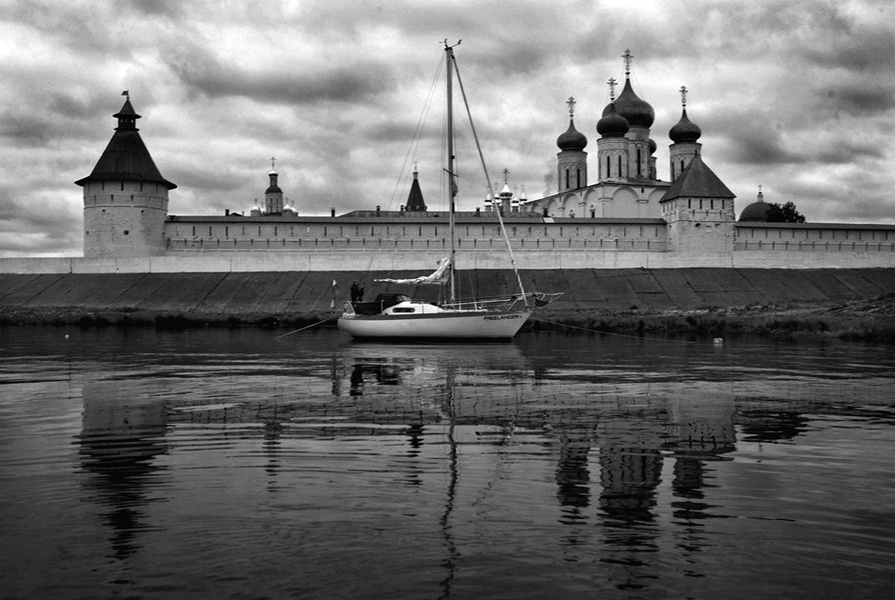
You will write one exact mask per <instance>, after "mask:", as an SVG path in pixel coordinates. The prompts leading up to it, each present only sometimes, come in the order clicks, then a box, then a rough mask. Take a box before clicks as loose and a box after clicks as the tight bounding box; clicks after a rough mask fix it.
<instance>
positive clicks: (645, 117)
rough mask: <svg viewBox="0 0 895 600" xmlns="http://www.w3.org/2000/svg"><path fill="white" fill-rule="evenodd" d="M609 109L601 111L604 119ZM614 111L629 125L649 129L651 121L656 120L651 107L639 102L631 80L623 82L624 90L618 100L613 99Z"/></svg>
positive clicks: (646, 103) (641, 101)
mask: <svg viewBox="0 0 895 600" xmlns="http://www.w3.org/2000/svg"><path fill="white" fill-rule="evenodd" d="M608 110H609V107H608V106H607V107H606V109H605V110H604V111H603V116H604V117H605V116H606V114H607V111H608ZM615 110H617V111H618V114H620V115H621V116H623V117H624V118H625V119H627V120H628V124H629V125H639V126H641V127H651V126H652V124H653V121H655V120H656V113H655V111H654V110H653V107H652V106H650V104H649V103H648V102H646V101H644V100H641V99H640V98H639V97H638V96H637V94H635V93H634V89H633V88H632V87H631V80H630V79H629V80H627V81H626V82H625V89H623V90H622V93H621V94H620V95H619V97H618V98H616V99H615Z"/></svg>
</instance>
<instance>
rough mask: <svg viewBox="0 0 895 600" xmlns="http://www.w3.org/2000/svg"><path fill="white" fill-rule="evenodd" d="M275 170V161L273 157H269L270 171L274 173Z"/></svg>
mask: <svg viewBox="0 0 895 600" xmlns="http://www.w3.org/2000/svg"><path fill="white" fill-rule="evenodd" d="M276 169H277V159H276V158H274V157H273V156H271V157H270V170H271V171H276Z"/></svg>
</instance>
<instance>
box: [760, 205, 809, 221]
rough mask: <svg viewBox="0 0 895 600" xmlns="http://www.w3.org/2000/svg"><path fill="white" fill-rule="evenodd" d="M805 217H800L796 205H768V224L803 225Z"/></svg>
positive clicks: (800, 214)
mask: <svg viewBox="0 0 895 600" xmlns="http://www.w3.org/2000/svg"><path fill="white" fill-rule="evenodd" d="M804 222H805V217H804V216H802V213H800V212H799V211H798V210H796V205H795V204H793V203H792V202H787V203H786V204H784V205H782V206H781V205H780V204H773V203H772V204H768V223H804Z"/></svg>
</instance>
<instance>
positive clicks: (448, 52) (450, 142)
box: [444, 40, 462, 302]
mask: <svg viewBox="0 0 895 600" xmlns="http://www.w3.org/2000/svg"><path fill="white" fill-rule="evenodd" d="M461 41H462V40H461ZM459 45H460V42H459V41H458V42H457V43H456V44H454V45H453V46H448V43H447V40H444V52H445V62H447V69H446V71H447V169H446V170H447V174H448V188H449V192H448V194H449V196H448V202H450V207H449V210H448V229H449V230H450V235H451V255H450V256H451V265H450V270H451V279H450V282H451V302H453V301H455V300H456V299H457V297H456V296H457V293H456V287H455V285H456V284H455V283H454V271H455V269H454V267H455V265H456V262H455V259H456V253H457V251H456V248H455V243H454V210H455V206H454V198H455V197H456V195H457V185H456V183H455V181H454V107H453V97H452V91H453V90H452V85H453V80H454V75H453V69H454V48H455V47H456V46H459Z"/></svg>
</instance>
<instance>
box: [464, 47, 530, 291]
mask: <svg viewBox="0 0 895 600" xmlns="http://www.w3.org/2000/svg"><path fill="white" fill-rule="evenodd" d="M459 43H460V42H457V44H459ZM453 56H454V54H453V52H452V53H451V59H453ZM454 70H455V71H456V72H457V83H458V84H460V94H461V95H462V96H463V105H464V106H465V107H466V116H467V117H468V118H469V127H470V128H471V129H472V139H474V140H475V147H476V150H477V151H478V153H479V160H481V161H482V170H483V171H484V173H485V180H486V181H487V182H488V195H489V196H491V197H492V198H494V197H495V196H494V190H493V189H492V187H491V178H490V177H489V176H488V167H487V166H486V165H485V155H484V154H483V153H482V145H481V144H480V143H479V136H478V134H477V133H476V131H475V123H473V122H472V112H471V111H470V110H469V101H468V100H467V99H466V90H465V89H464V88H463V79H462V78H461V77H460V69H458V68H457V65H456V63H455V64H454ZM500 209H501V207H500V206H498V207H497V210H496V214H497V222H498V223H499V224H500V231H501V233H502V234H503V240H504V242H506V245H507V252H508V253H509V255H510V263H511V264H512V265H513V273H515V274H516V282H517V283H518V284H519V294H520V296H521V297H522V302H524V303H525V306H526V308H528V307H529V305H528V296H526V295H525V288H524V287H523V286H522V276H521V275H519V268H518V267H517V266H516V257H515V256H513V246H512V245H511V244H510V237H509V235H507V228H506V226H505V225H504V223H503V217H502V216H501V215H500ZM451 273H453V271H452V272H451Z"/></svg>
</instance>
